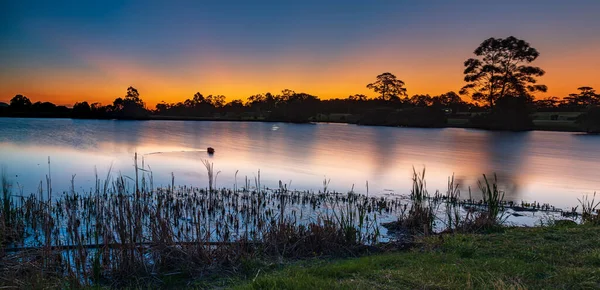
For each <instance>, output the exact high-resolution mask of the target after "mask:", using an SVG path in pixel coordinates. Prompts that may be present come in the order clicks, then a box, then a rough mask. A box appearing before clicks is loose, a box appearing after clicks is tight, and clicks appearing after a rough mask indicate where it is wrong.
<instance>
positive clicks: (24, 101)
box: [10, 95, 31, 110]
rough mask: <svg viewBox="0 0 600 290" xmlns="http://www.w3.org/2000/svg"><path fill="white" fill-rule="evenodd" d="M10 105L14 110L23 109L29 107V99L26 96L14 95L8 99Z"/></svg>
mask: <svg viewBox="0 0 600 290" xmlns="http://www.w3.org/2000/svg"><path fill="white" fill-rule="evenodd" d="M10 106H11V108H12V109H15V110H23V109H26V108H28V107H31V101H30V100H29V98H27V97H26V96H23V95H16V96H14V98H12V99H11V100H10Z"/></svg>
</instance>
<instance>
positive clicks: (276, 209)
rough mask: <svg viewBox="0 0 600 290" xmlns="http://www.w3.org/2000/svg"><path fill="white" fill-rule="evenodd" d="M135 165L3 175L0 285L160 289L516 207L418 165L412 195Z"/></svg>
mask: <svg viewBox="0 0 600 290" xmlns="http://www.w3.org/2000/svg"><path fill="white" fill-rule="evenodd" d="M135 160H136V161H135V162H136V164H135V169H136V170H135V171H136V174H135V177H134V178H129V177H124V176H114V177H113V176H112V174H111V173H110V172H109V173H108V174H107V176H106V177H105V179H104V180H101V179H100V178H98V177H96V183H95V184H96V185H95V189H94V190H93V191H91V192H76V191H75V186H74V185H72V187H71V190H70V191H68V192H64V193H63V194H61V195H56V194H53V193H52V187H51V179H50V174H48V178H47V180H46V183H47V184H46V185H47V186H46V191H44V190H43V189H44V187H43V186H41V185H40V191H39V192H38V193H36V194H31V195H24V194H23V193H19V194H14V193H13V190H14V188H13V187H12V186H11V183H10V181H9V180H8V178H7V176H6V175H5V174H3V175H2V207H1V210H0V265H1V267H0V273H1V276H2V277H3V279H2V280H0V281H1V282H0V285H3V286H7V287H25V288H30V287H38V286H42V285H43V286H44V287H76V286H86V285H87V286H89V285H101V286H109V287H120V286H125V285H130V284H131V283H133V284H134V285H155V286H161V285H165V284H164V283H168V282H169V281H171V280H172V279H176V280H182V281H192V280H194V281H196V282H199V281H206V280H207V279H208V280H210V279H211V277H213V276H214V275H215V274H216V273H220V275H221V278H223V277H222V275H223V273H230V274H228V275H233V276H236V275H238V276H239V275H242V276H244V275H247V274H248V273H249V272H252V271H254V270H255V269H253V267H252V266H249V265H252V264H253V263H261V262H260V261H263V262H267V263H282V262H283V261H289V260H296V259H302V258H311V257H319V256H328V257H347V256H358V255H363V254H367V253H375V252H381V251H389V250H394V249H403V248H407V247H411V246H414V245H415V242H417V241H418V240H419V238H418V237H422V236H431V235H434V234H435V235H437V234H439V233H459V232H460V233H470V232H490V231H491V232H493V231H497V230H498V229H500V228H501V226H502V225H503V218H502V217H503V213H504V209H505V208H508V207H513V206H516V205H514V204H513V203H510V202H506V201H504V200H503V194H502V192H501V191H500V190H499V189H498V187H497V183H496V180H495V179H493V180H490V179H488V178H487V177H486V176H484V177H483V180H482V181H481V183H480V190H481V194H482V196H483V198H482V199H481V200H475V199H473V198H471V193H470V192H469V198H468V199H461V197H460V192H459V191H458V186H457V184H455V181H454V178H453V177H452V178H450V179H449V180H448V190H447V191H446V192H443V193H442V192H439V191H436V192H435V193H434V194H429V193H428V191H427V189H426V181H425V170H423V171H420V172H419V171H416V170H414V173H413V188H412V190H411V193H410V195H409V196H407V197H395V198H385V197H373V196H368V195H362V194H357V193H355V192H353V191H351V192H348V193H345V194H342V193H336V192H330V191H329V190H328V184H329V182H328V181H327V180H325V181H324V182H323V189H322V190H321V191H319V192H303V191H292V190H290V189H288V185H286V184H284V183H281V182H280V184H279V188H276V189H269V188H265V187H263V186H262V185H261V181H260V172H259V173H258V175H257V177H256V178H255V179H254V180H253V181H251V180H249V179H248V178H247V177H246V178H245V182H244V184H243V186H241V187H240V188H238V186H237V183H236V185H235V187H234V189H226V188H218V187H217V184H216V178H217V176H218V172H216V173H215V172H214V169H213V165H212V163H210V162H208V161H205V162H204V166H205V167H206V169H207V172H208V178H209V188H204V189H203V188H193V187H187V186H176V185H175V184H174V181H173V182H172V184H171V185H170V186H167V187H165V188H154V185H153V177H152V173H151V171H150V170H149V168H148V169H146V167H145V166H144V164H143V160H142V165H141V166H138V164H137V163H138V161H137V158H135ZM132 183H133V184H132ZM367 187H368V185H367ZM584 202H585V205H584V207H583V220H584V221H594V222H597V220H598V218H597V213H598V212H597V206H598V204H597V203H594V201H593V200H592V201H591V202H588V201H587V200H584V201H583V202H582V203H584ZM520 206H527V205H524V204H521V205H520ZM530 208H532V210H535V209H539V210H552V209H551V207H549V206H542V207H540V206H539V205H537V206H536V205H535V204H534V205H533V206H530ZM131 277H135V280H132V279H131ZM199 283H200V282H199Z"/></svg>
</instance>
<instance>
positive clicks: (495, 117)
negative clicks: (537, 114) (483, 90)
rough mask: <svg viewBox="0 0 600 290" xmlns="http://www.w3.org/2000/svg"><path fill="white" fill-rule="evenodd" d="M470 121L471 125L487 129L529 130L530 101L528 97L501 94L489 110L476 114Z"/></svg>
mask: <svg viewBox="0 0 600 290" xmlns="http://www.w3.org/2000/svg"><path fill="white" fill-rule="evenodd" d="M470 122H471V125H472V126H473V127H476V128H481V129H487V130H508V131H525V130H531V129H533V121H532V119H531V101H530V99H529V98H528V97H522V96H517V97H513V96H503V97H502V98H499V99H498V100H497V101H496V106H494V107H493V108H492V110H491V111H490V112H488V113H483V114H479V115H476V116H474V117H472V118H471V120H470Z"/></svg>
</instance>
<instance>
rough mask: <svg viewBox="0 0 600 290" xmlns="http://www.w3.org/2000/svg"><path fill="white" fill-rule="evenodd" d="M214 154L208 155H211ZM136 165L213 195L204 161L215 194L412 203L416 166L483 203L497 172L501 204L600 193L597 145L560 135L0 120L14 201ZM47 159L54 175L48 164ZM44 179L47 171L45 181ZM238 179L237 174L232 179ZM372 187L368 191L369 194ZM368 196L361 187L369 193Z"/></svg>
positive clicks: (0, 156) (432, 186)
mask: <svg viewBox="0 0 600 290" xmlns="http://www.w3.org/2000/svg"><path fill="white" fill-rule="evenodd" d="M209 146H210V147H214V148H215V150H216V153H215V154H214V155H212V156H209V155H208V154H207V153H206V148H207V147H209ZM136 152H137V153H138V156H139V165H140V166H141V160H142V159H143V161H144V164H145V169H146V170H148V171H151V172H152V175H153V179H154V185H155V186H160V185H168V184H170V183H171V173H173V175H174V177H175V183H176V184H177V185H193V186H201V187H206V186H208V179H207V173H206V168H205V167H204V165H203V164H202V160H203V159H208V160H209V161H210V162H212V163H213V164H214V170H215V172H217V171H218V172H219V174H218V176H217V181H216V182H217V184H216V185H217V187H231V188H233V187H234V185H235V184H237V186H238V187H242V186H243V185H244V183H245V179H246V178H248V180H249V181H250V182H251V185H252V186H254V184H255V177H258V172H259V170H260V180H261V184H262V185H263V186H267V187H271V188H273V187H277V186H278V184H279V181H281V182H282V183H284V184H287V185H288V187H289V188H292V189H298V190H320V189H321V190H322V189H323V181H324V180H330V183H329V187H328V189H329V190H336V191H342V192H346V191H349V190H351V189H352V188H354V190H355V191H357V192H361V193H367V190H368V194H369V195H393V194H408V193H409V192H410V188H411V175H412V170H413V167H414V168H416V169H417V170H422V169H423V168H426V180H427V188H428V190H429V192H430V193H432V192H434V191H435V190H436V189H439V190H441V191H442V190H446V188H447V181H448V177H449V176H451V175H452V174H454V176H455V179H456V180H457V181H458V182H459V184H460V188H461V195H462V196H463V197H468V192H469V187H470V188H471V191H472V194H473V196H477V195H478V194H479V190H478V189H477V180H478V179H481V177H482V174H484V173H485V174H488V175H492V176H493V174H494V173H495V174H496V175H497V178H498V182H499V184H500V185H501V188H502V189H503V190H504V191H505V196H506V199H510V200H515V201H521V200H523V201H528V202H531V201H537V202H540V203H550V204H552V205H555V206H557V207H561V208H566V207H570V206H575V205H577V204H578V202H577V198H581V197H582V195H592V194H593V193H594V191H599V193H600V136H589V135H585V134H579V133H565V132H541V131H534V132H524V133H511V132H488V131H480V130H471V129H456V128H447V129H416V128H389V127H367V126H355V125H343V124H303V125H298V124H285V123H260V122H247V123H246V122H194V121H115V120H109V121H107V120H70V119H13V118H0V166H2V167H4V170H5V172H6V174H7V176H8V177H9V179H10V180H11V181H12V183H13V184H14V186H13V188H14V191H16V192H17V193H18V192H19V191H22V192H23V193H25V194H27V193H32V192H37V190H38V187H39V186H40V182H42V181H43V190H44V192H45V191H46V182H45V180H46V176H47V175H48V174H50V176H51V182H52V189H53V192H54V194H60V193H61V192H64V191H67V190H69V189H70V187H71V180H72V179H73V176H74V179H73V180H74V185H75V189H76V190H78V191H90V190H91V189H92V188H93V187H94V180H95V176H96V172H97V174H98V177H99V178H105V177H106V175H107V173H108V171H109V169H110V168H112V176H113V177H115V176H117V175H119V174H121V175H123V176H126V177H132V178H133V176H134V171H135V170H134V153H136ZM48 159H50V168H49V166H48ZM49 172H50V173H49ZM236 172H237V174H236ZM367 183H368V186H367ZM367 188H368V189H367Z"/></svg>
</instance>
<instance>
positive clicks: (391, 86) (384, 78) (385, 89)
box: [367, 72, 407, 101]
mask: <svg viewBox="0 0 600 290" xmlns="http://www.w3.org/2000/svg"><path fill="white" fill-rule="evenodd" d="M367 88H368V89H371V90H373V91H375V92H376V93H379V94H380V96H379V98H380V99H381V100H384V101H391V100H400V96H407V94H406V88H404V82H403V81H401V80H399V79H397V78H396V76H395V75H393V74H391V73H389V72H386V73H382V74H380V75H378V76H377V81H375V82H374V83H370V84H368V85H367Z"/></svg>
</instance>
